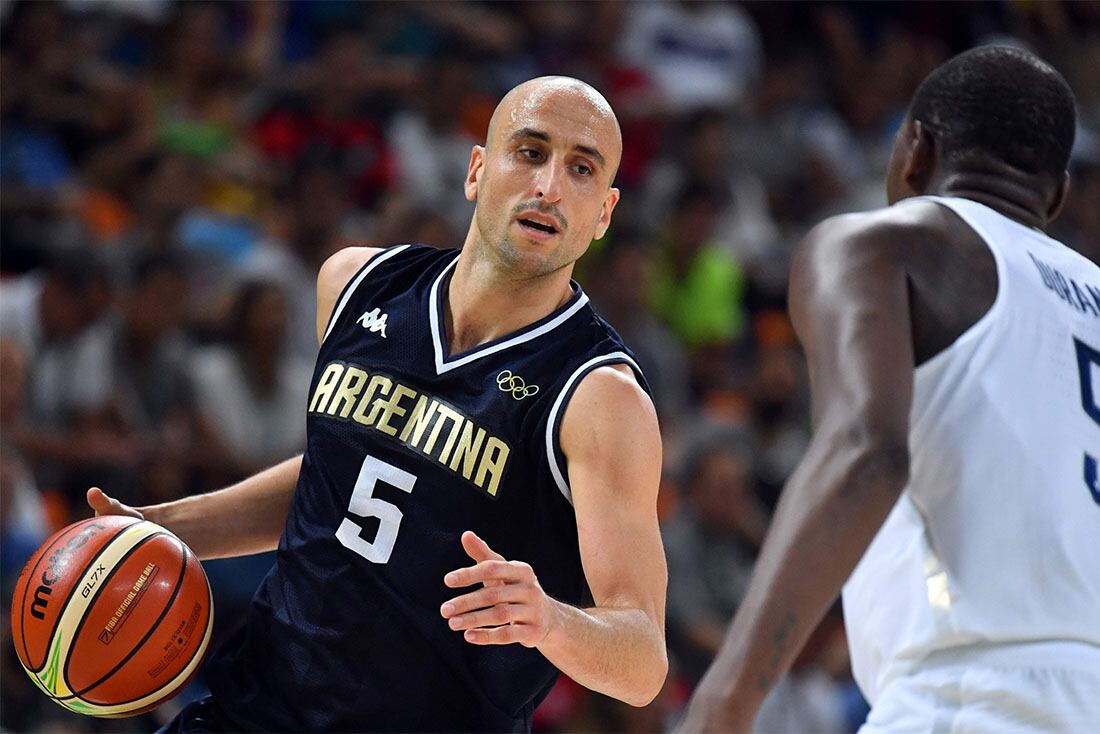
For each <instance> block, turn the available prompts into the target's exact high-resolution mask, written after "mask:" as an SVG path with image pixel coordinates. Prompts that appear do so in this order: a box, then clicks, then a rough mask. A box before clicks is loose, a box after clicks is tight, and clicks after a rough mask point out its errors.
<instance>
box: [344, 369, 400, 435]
mask: <svg viewBox="0 0 1100 734" xmlns="http://www.w3.org/2000/svg"><path fill="white" fill-rule="evenodd" d="M392 387H393V380H391V379H390V378H388V377H386V376H385V375H375V376H374V377H372V378H370V384H369V385H367V389H366V391H365V392H364V393H363V397H362V399H361V400H360V401H359V404H358V405H356V406H355V414H354V415H353V416H352V419H354V420H355V422H356V423H362V424H363V425H364V426H369V425H373V424H374V419H375V418H376V417H377V416H378V411H377V410H372V411H371V412H370V415H369V416H368V415H367V407H368V406H369V405H370V404H371V401H372V400H374V395H375V393H377V392H378V390H379V389H381V390H382V396H383V397H385V395H386V393H388V392H389V391H390V389H391V388H392ZM377 404H378V401H375V405H377Z"/></svg>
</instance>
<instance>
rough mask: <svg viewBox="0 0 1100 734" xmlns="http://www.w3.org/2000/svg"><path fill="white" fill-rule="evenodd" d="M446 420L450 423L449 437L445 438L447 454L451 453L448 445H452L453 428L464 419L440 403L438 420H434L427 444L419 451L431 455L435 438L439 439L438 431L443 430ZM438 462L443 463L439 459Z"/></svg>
mask: <svg viewBox="0 0 1100 734" xmlns="http://www.w3.org/2000/svg"><path fill="white" fill-rule="evenodd" d="M447 419H450V420H451V421H452V424H451V435H449V436H448V437H447V441H448V447H447V453H450V451H451V449H450V445H451V444H454V435H453V434H454V427H455V426H457V425H459V424H461V423H462V421H463V420H464V419H463V417H462V416H461V415H459V414H458V413H456V412H455V411H454V410H452V409H451V408H449V407H447V406H446V405H443V404H442V403H440V404H439V418H437V419H436V421H435V425H434V426H432V432H431V433H430V434H429V435H428V443H427V444H425V445H424V448H422V449H421V451H423V452H424V453H425V454H428V455H429V456H430V455H431V453H432V449H434V448H435V441H436V439H437V438H439V431H440V430H441V429H442V428H443V421H445V420H447ZM440 461H443V459H440ZM443 463H444V464H445V463H447V462H446V461H443Z"/></svg>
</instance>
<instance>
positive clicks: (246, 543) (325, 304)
mask: <svg viewBox="0 0 1100 734" xmlns="http://www.w3.org/2000/svg"><path fill="white" fill-rule="evenodd" d="M377 252H378V250H377V249H374V248H369V247H349V248H346V249H343V250H340V251H339V252H337V253H336V254H334V255H333V256H332V257H330V258H329V259H328V260H326V261H325V264H324V265H322V266H321V271H320V273H319V274H318V276H317V341H318V343H320V342H321V341H322V340H323V338H324V335H325V331H326V329H327V328H328V321H329V318H330V316H331V315H332V311H333V309H334V308H335V307H336V301H337V299H338V298H339V297H340V293H341V291H343V289H344V286H345V285H346V284H347V283H348V281H349V280H351V278H352V276H353V275H354V274H355V273H356V272H358V271H359V269H360V268H362V267H363V265H364V264H365V263H366V262H367V260H369V259H370V258H371V257H373V256H374V255H375V254H376V253H377ZM301 467H302V457H301V456H295V457H294V458H292V459H287V460H286V461H284V462H282V463H280V464H277V465H275V466H273V467H271V468H269V469H265V470H264V471H261V472H259V473H257V474H254V475H252V476H251V477H249V478H248V479H245V480H244V481H241V482H238V483H237V484H234V485H232V486H230V487H226V488H225V489H220V490H218V491H216V492H209V493H207V494H201V495H196V496H194V497H185V498H183V499H181V500H176V501H174V502H165V503H163V504H159V505H149V506H147V507H130V506H128V505H124V504H122V503H121V502H119V501H118V500H116V499H114V498H112V497H110V496H108V495H107V494H105V493H104V492H103V490H101V489H99V488H98V487H93V488H91V489H89V490H88V504H89V505H90V506H91V508H92V509H93V510H95V513H96V515H132V516H135V517H144V518H145V519H147V520H150V521H152V522H155V523H157V524H158V525H162V526H164V527H166V528H168V529H169V530H171V531H172V532H173V533H175V534H176V535H178V536H179V537H180V538H181V539H182V540H183V542H185V543H187V545H188V546H189V547H190V548H191V550H193V551H194V552H195V554H196V555H197V556H198V557H199V558H201V559H204V560H205V559H208V558H228V557H232V556H244V555H249V554H252V553H263V552H264V551H269V550H274V549H275V548H276V547H278V545H279V537H280V536H281V535H282V532H283V527H284V526H285V525H286V517H287V514H288V513H289V512H290V503H291V500H292V498H293V497H294V488H295V486H296V485H297V483H298V474H299V472H300V470H301Z"/></svg>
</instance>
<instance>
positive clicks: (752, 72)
mask: <svg viewBox="0 0 1100 734" xmlns="http://www.w3.org/2000/svg"><path fill="white" fill-rule="evenodd" d="M619 55H620V57H621V58H622V59H623V60H624V61H626V62H628V63H629V64H631V65H632V66H634V67H636V68H638V69H641V70H642V71H644V72H646V73H647V75H648V76H649V78H650V79H651V80H652V81H653V83H654V84H655V85H656V86H657V88H658V90H659V91H660V93H661V95H662V97H663V98H664V101H665V103H666V104H667V105H668V107H669V109H670V110H671V111H672V112H674V113H685V112H690V111H692V110H696V109H700V108H703V107H718V108H725V107H729V106H732V105H737V104H738V103H740V102H741V101H742V100H743V99H744V98H745V96H746V94H747V92H748V90H749V88H750V85H751V84H752V82H753V81H754V79H755V78H756V77H757V76H758V74H759V72H760V68H761V64H762V51H761V47H760V38H759V34H758V33H757V30H756V26H755V25H754V24H753V22H752V19H751V18H749V16H748V15H747V14H746V13H745V11H743V10H741V9H740V8H738V7H737V6H735V5H728V4H726V3H698V4H694V5H692V6H691V7H685V6H684V5H681V4H676V3H671V2H660V1H658V2H639V3H632V4H630V5H629V6H628V11H627V18H626V21H625V25H624V28H623V34H622V36H621V38H620V44H619Z"/></svg>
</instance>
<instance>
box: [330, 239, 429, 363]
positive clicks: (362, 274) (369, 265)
mask: <svg viewBox="0 0 1100 734" xmlns="http://www.w3.org/2000/svg"><path fill="white" fill-rule="evenodd" d="M408 247H409V246H408V245H398V246H397V247H391V248H389V249H387V250H382V251H381V252H376V253H375V254H374V255H372V256H371V257H370V259H368V260H367V261H366V262H365V263H363V266H362V267H361V268H360V269H359V272H358V273H357V274H356V275H355V277H354V278H352V279H351V280H350V281H348V283H347V285H345V286H344V290H343V291H342V292H341V293H340V300H339V301H337V303H336V308H334V309H333V310H332V315H331V316H329V317H328V326H327V327H326V328H325V335H324V337H322V338H321V344H324V343H325V342H326V341H327V340H328V335H329V334H331V333H332V329H333V327H334V326H336V320H337V319H339V318H340V314H341V313H342V312H343V310H344V307H345V306H347V305H348V301H350V300H351V294H352V293H354V292H355V289H356V288H358V287H359V284H360V283H362V282H363V279H364V278H366V277H367V275H369V274H370V272H371V271H372V270H374V269H375V268H376V267H378V266H379V265H381V264H382V263H383V262H385V261H386V260H389V259H390V258H391V257H393V256H394V255H397V254H398V253H399V252H402V251H404V250H406V249H408Z"/></svg>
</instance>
